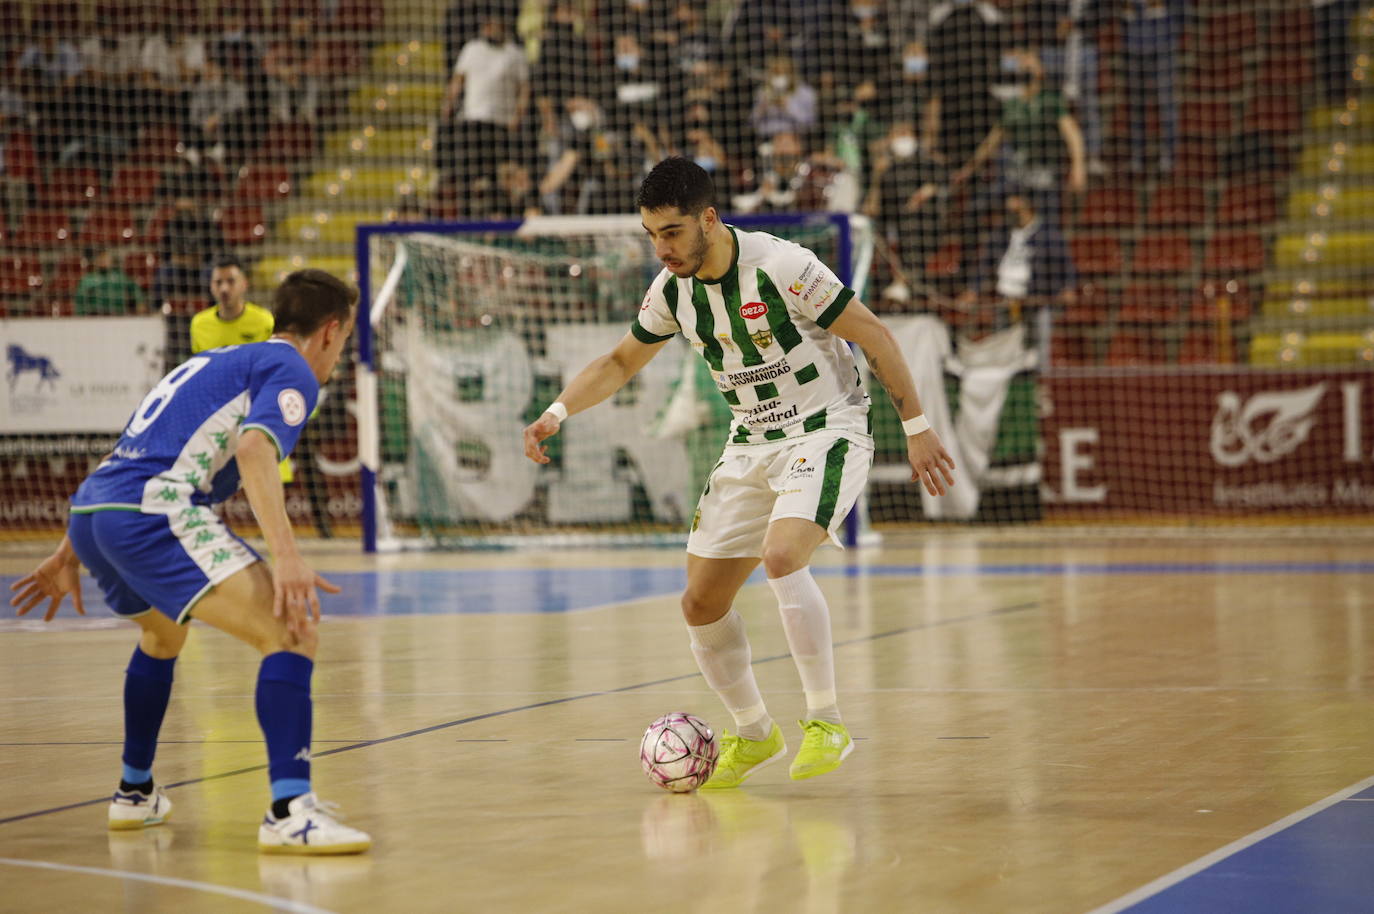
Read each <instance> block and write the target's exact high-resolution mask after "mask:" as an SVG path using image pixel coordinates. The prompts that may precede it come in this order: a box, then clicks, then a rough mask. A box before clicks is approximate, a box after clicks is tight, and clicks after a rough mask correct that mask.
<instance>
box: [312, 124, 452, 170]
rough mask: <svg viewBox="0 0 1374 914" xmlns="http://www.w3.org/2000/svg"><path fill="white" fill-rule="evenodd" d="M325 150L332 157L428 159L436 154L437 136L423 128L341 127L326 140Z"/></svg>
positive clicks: (417, 161)
mask: <svg viewBox="0 0 1374 914" xmlns="http://www.w3.org/2000/svg"><path fill="white" fill-rule="evenodd" d="M324 149H325V153H326V154H327V155H329V156H331V157H333V158H340V159H343V158H351V157H357V158H362V159H384V158H385V159H402V160H404V161H412V160H413V161H415V162H416V163H417V164H418V163H428V162H429V161H430V159H431V158H432V157H433V154H434V140H433V138H432V137H430V135H429V131H428V130H425V129H424V128H404V127H390V128H377V127H371V126H369V127H364V128H362V129H361V130H339V131H336V132H334V133H331V134H330V135H329V136H328V137H327V138H326V139H325V141H324Z"/></svg>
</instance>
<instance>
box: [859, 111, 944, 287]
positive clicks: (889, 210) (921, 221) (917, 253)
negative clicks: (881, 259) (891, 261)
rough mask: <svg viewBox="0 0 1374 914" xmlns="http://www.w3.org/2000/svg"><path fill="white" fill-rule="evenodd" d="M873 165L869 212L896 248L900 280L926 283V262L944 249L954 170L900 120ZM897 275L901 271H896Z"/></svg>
mask: <svg viewBox="0 0 1374 914" xmlns="http://www.w3.org/2000/svg"><path fill="white" fill-rule="evenodd" d="M885 145H886V149H885V150H884V152H883V153H882V154H881V155H880V156H879V157H878V159H877V161H876V162H875V163H874V166H873V176H872V179H871V180H870V182H869V187H868V195H867V198H866V199H865V201H864V212H865V213H866V214H868V216H869V217H870V218H872V219H873V220H874V221H875V222H876V224H877V227H878V231H879V233H880V234H881V235H882V236H883V238H884V239H885V240H886V242H887V243H888V244H889V245H891V247H892V248H893V249H895V251H896V254H897V263H898V265H899V269H900V272H901V273H902V274H905V275H898V276H897V277H895V278H896V279H897V280H898V281H899V282H901V283H902V284H903V285H906V286H908V287H909V282H906V281H904V280H919V281H921V282H924V278H923V275H924V273H925V264H926V261H927V260H928V259H929V258H930V256H931V255H932V254H934V253H935V252H936V250H937V249H938V248H939V246H940V236H941V234H942V233H943V231H944V220H945V212H946V209H947V207H948V201H949V169H948V168H947V167H946V166H945V165H944V164H943V163H941V162H937V161H935V160H934V159H933V158H932V157H931V156H930V155H929V154H928V153H927V152H926V150H925V149H923V148H922V147H921V144H920V143H919V141H918V140H917V138H916V125H915V124H914V123H913V122H911V121H910V120H907V121H899V122H898V123H895V124H893V125H892V127H891V129H890V131H889V132H888V136H887V142H886V144H885ZM894 272H895V271H894Z"/></svg>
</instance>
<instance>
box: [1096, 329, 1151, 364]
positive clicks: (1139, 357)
mask: <svg viewBox="0 0 1374 914" xmlns="http://www.w3.org/2000/svg"><path fill="white" fill-rule="evenodd" d="M1163 361H1164V346H1163V344H1162V342H1161V341H1160V340H1159V339H1158V338H1156V337H1155V336H1154V335H1153V334H1150V333H1147V332H1145V331H1141V330H1119V331H1117V332H1116V333H1115V334H1114V335H1113V336H1112V339H1111V342H1109V343H1108V344H1107V356H1106V364H1108V365H1110V366H1112V367H1117V368H1120V367H1127V366H1133V365H1157V364H1159V363H1161V362H1163Z"/></svg>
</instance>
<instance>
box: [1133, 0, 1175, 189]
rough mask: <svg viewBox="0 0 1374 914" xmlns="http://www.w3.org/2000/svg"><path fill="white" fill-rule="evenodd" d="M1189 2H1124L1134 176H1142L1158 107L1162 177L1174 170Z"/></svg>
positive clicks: (1161, 0)
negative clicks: (1151, 113)
mask: <svg viewBox="0 0 1374 914" xmlns="http://www.w3.org/2000/svg"><path fill="white" fill-rule="evenodd" d="M1185 2H1186V0H1125V2H1124V3H1123V6H1122V9H1123V12H1122V23H1123V31H1122V39H1123V52H1122V56H1121V63H1122V67H1124V69H1125V73H1124V74H1123V76H1124V83H1125V88H1126V96H1127V98H1128V99H1129V101H1130V112H1131V118H1130V119H1131V170H1132V171H1137V172H1138V171H1143V170H1144V168H1145V150H1146V149H1147V148H1148V143H1149V134H1148V130H1147V121H1146V114H1147V109H1148V104H1149V101H1150V99H1151V98H1152V97H1153V98H1154V100H1155V102H1156V104H1157V105H1158V106H1159V124H1160V133H1161V136H1160V145H1159V171H1160V173H1161V174H1169V173H1170V172H1172V171H1173V169H1174V152H1175V150H1176V148H1177V145H1178V54H1179V38H1180V35H1181V33H1182V16H1183V12H1184V4H1185Z"/></svg>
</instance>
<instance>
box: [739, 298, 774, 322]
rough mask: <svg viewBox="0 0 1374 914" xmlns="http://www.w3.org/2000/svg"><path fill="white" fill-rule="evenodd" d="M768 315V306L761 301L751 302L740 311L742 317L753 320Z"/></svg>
mask: <svg viewBox="0 0 1374 914" xmlns="http://www.w3.org/2000/svg"><path fill="white" fill-rule="evenodd" d="M767 313H768V306H767V305H765V304H764V303H763V302H761V301H751V302H749V303H748V304H747V305H742V306H741V307H740V309H739V315H740V317H743V318H746V319H748V320H753V319H754V318H756V317H763V316H764V315H765V314H767Z"/></svg>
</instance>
